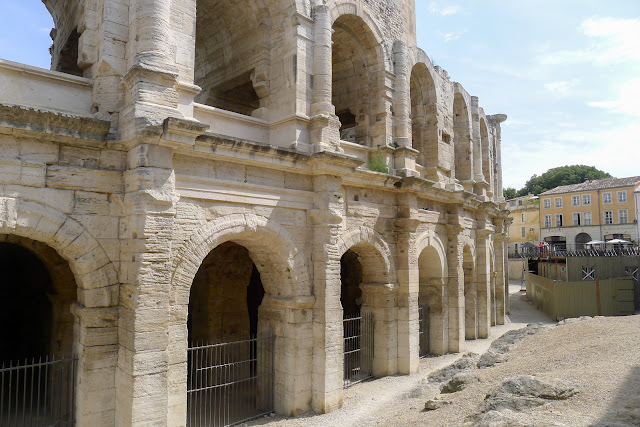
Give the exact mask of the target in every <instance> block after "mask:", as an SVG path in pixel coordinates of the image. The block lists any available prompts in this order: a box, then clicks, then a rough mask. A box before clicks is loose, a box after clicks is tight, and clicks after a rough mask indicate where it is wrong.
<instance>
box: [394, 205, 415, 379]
mask: <svg viewBox="0 0 640 427" xmlns="http://www.w3.org/2000/svg"><path fill="white" fill-rule="evenodd" d="M398 205H399V206H398V207H399V210H398V211H399V212H398V216H399V218H398V219H397V220H396V222H395V225H396V228H397V229H398V230H399V232H398V244H397V251H398V256H397V262H396V277H397V280H398V290H397V296H396V298H397V304H398V307H397V310H398V313H397V316H398V372H399V373H401V374H412V373H415V372H417V370H418V363H419V360H420V355H419V348H420V343H419V339H418V332H419V325H418V292H419V285H420V283H419V271H418V257H419V256H420V254H417V253H416V248H415V242H413V240H412V238H411V236H412V233H413V232H415V229H416V227H417V225H418V223H419V222H418V221H417V220H414V219H411V217H412V216H415V214H416V213H417V207H418V206H417V198H416V196H415V195H414V194H407V193H403V194H402V195H399V196H398Z"/></svg>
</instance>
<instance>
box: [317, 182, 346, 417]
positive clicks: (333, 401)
mask: <svg viewBox="0 0 640 427" xmlns="http://www.w3.org/2000/svg"><path fill="white" fill-rule="evenodd" d="M313 187H314V191H315V194H316V201H315V209H314V211H313V216H312V220H313V223H314V226H313V294H314V296H315V297H316V300H315V305H314V309H313V349H314V350H313V365H312V367H311V380H312V406H313V410H314V411H316V412H318V413H325V412H331V411H333V410H335V409H338V408H340V407H341V406H342V399H343V397H342V396H343V394H342V381H343V376H344V373H343V366H344V360H343V353H342V347H343V343H342V340H343V329H342V306H341V304H340V290H341V285H342V282H341V279H340V257H341V254H340V253H339V251H338V247H337V244H338V236H339V235H340V229H341V225H342V217H343V212H344V199H343V195H342V192H341V187H342V180H341V179H340V178H339V177H336V176H332V175H319V176H316V177H314V182H313Z"/></svg>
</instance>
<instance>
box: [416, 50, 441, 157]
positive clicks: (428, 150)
mask: <svg viewBox="0 0 640 427" xmlns="http://www.w3.org/2000/svg"><path fill="white" fill-rule="evenodd" d="M410 99H411V132H412V141H413V148H414V149H416V150H418V151H419V152H420V153H419V154H418V158H417V161H418V163H419V164H421V165H423V166H425V167H427V168H434V167H437V166H438V148H439V147H438V145H439V144H438V142H439V139H440V138H439V133H438V94H437V92H436V85H435V82H434V79H433V76H432V75H431V72H430V70H429V67H428V66H427V64H426V63H424V62H419V63H417V64H415V65H414V66H413V68H412V69H411V78H410Z"/></svg>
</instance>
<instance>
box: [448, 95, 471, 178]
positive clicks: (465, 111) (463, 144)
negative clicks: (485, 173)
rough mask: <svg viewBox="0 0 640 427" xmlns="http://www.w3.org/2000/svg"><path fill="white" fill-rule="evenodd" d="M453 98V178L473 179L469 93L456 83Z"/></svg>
mask: <svg viewBox="0 0 640 427" xmlns="http://www.w3.org/2000/svg"><path fill="white" fill-rule="evenodd" d="M455 87H456V91H455V94H454V98H453V135H454V137H453V142H454V157H455V166H454V169H455V178H456V179H457V180H459V181H470V180H472V179H473V145H472V138H471V109H470V108H469V106H470V102H469V101H468V99H469V95H468V94H467V93H466V92H464V89H462V87H461V86H460V84H456V85H455Z"/></svg>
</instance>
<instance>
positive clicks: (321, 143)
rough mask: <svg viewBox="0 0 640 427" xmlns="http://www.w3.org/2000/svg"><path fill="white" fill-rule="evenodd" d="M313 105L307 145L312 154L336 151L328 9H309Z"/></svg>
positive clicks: (337, 127)
mask: <svg viewBox="0 0 640 427" xmlns="http://www.w3.org/2000/svg"><path fill="white" fill-rule="evenodd" d="M313 19H314V24H313V34H314V40H315V43H314V46H313V104H311V143H312V144H313V150H314V152H316V153H317V152H320V151H335V152H341V151H342V150H341V149H340V121H339V120H338V116H336V109H335V107H334V106H333V102H332V99H331V97H332V92H331V91H332V86H333V84H332V80H333V64H332V58H331V52H332V47H331V43H332V42H331V35H332V34H333V30H332V28H331V12H330V10H329V7H328V6H325V5H318V6H315V7H314V8H313Z"/></svg>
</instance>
